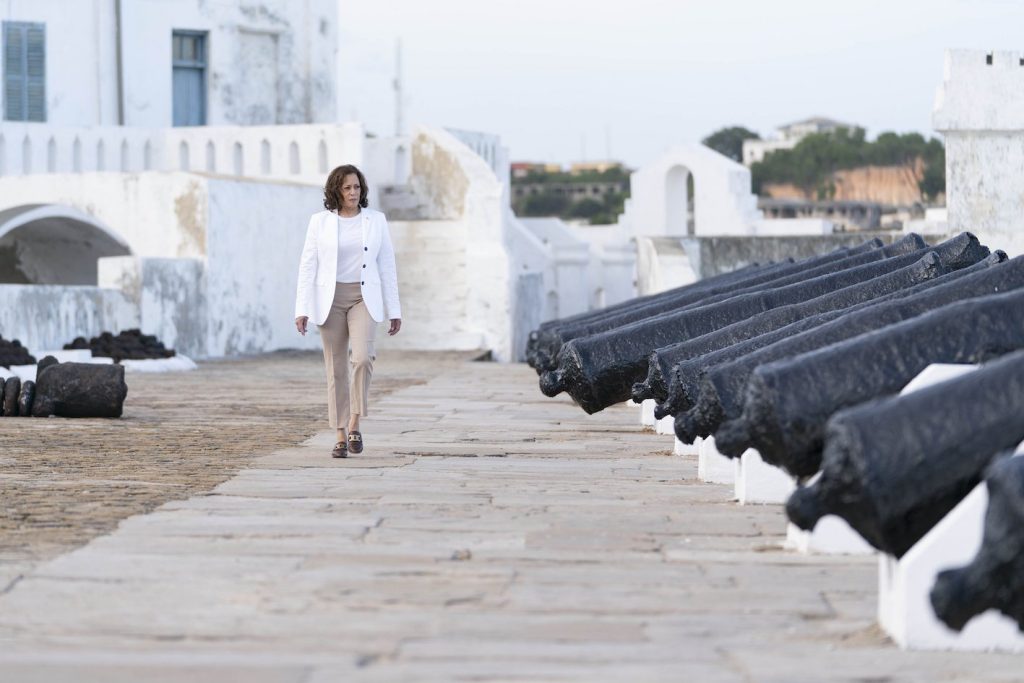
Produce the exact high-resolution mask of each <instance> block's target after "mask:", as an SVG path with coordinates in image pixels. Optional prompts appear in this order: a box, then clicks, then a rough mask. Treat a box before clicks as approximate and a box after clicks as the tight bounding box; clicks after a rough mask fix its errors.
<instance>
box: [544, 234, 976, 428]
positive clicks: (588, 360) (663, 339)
mask: <svg viewBox="0 0 1024 683" xmlns="http://www.w3.org/2000/svg"><path fill="white" fill-rule="evenodd" d="M972 239H973V237H972ZM950 242H953V240H950ZM957 242H958V243H957V244H955V245H950V243H949V242H947V243H946V245H945V247H944V248H940V247H936V251H937V252H942V253H945V254H946V255H947V257H948V258H949V261H950V262H952V261H953V260H954V259H953V258H952V256H951V255H952V254H954V253H956V254H958V255H960V256H962V257H964V258H966V257H967V255H968V254H970V256H971V257H972V258H973V260H972V261H970V262H971V263H973V262H974V261H976V260H977V256H976V254H975V253H974V252H975V251H976V250H977V249H978V248H981V249H984V247H980V245H978V244H977V240H976V239H974V240H973V244H966V242H967V240H958V241H957ZM921 252H922V250H918V251H914V252H911V253H909V254H903V255H901V256H894V257H892V258H888V259H885V260H883V261H878V262H874V263H868V264H865V265H862V266H858V267H855V268H849V269H846V270H842V271H839V272H836V273H832V274H830V275H822V276H820V277H816V278H813V279H811V280H807V281H804V282H799V283H796V284H792V285H788V286H786V287H778V288H772V289H769V290H766V291H757V292H751V293H748V294H741V295H738V296H734V297H731V298H729V299H727V300H725V301H722V302H719V303H716V304H711V305H708V306H700V307H696V308H692V309H688V310H684V311H681V312H675V313H671V314H665V315H661V316H657V317H654V318H648V319H645V320H642V321H638V322H635V323H631V324H628V325H624V326H622V327H619V328H617V329H615V330H611V331H608V332H603V333H600V334H595V335H590V336H588V337H583V338H579V339H574V340H572V341H571V342H569V343H567V344H566V345H565V346H564V347H563V349H562V352H561V354H560V361H559V367H558V369H557V370H554V371H549V372H546V373H544V374H542V375H541V381H540V385H541V391H542V392H544V394H545V395H547V396H555V395H557V394H558V393H560V392H562V391H566V392H568V393H569V394H570V395H571V396H572V397H573V399H575V400H576V402H577V403H578V404H579V405H580V407H582V408H583V409H584V410H585V411H586V412H588V413H594V412H597V411H599V410H602V409H604V408H606V407H608V406H609V405H613V404H615V403H619V402H621V401H624V400H626V399H628V398H629V397H630V391H631V388H632V385H633V383H634V382H637V381H640V380H641V379H643V377H644V376H645V375H646V371H647V357H648V355H649V354H650V353H651V352H652V351H654V349H657V348H661V347H663V346H668V345H670V344H674V343H679V342H682V341H685V340H687V339H692V338H695V337H699V336H700V335H702V334H707V333H708V332H711V331H713V330H717V329H720V328H722V327H725V326H726V325H729V324H732V323H734V322H737V321H739V320H743V319H747V318H749V317H752V316H754V315H758V314H760V313H763V312H765V311H767V310H771V309H773V308H777V307H779V306H783V305H786V304H793V303H799V302H802V301H807V300H809V299H813V298H815V297H818V296H821V295H823V294H826V293H829V292H833V291H836V290H838V289H842V288H843V287H848V286H850V285H852V284H856V283H858V282H864V281H866V280H869V279H871V278H874V277H878V276H879V275H884V274H886V273H889V272H892V271H894V270H897V269H899V268H902V267H905V266H907V265H909V264H911V263H913V262H915V261H917V260H919V259H920V257H921V256H922V255H923V254H922V253H921ZM986 253H987V250H986Z"/></svg>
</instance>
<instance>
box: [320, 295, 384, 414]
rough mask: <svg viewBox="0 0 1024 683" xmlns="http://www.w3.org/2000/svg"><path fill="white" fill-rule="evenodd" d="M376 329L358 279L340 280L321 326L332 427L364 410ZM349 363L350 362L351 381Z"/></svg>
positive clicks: (362, 412) (371, 373)
mask: <svg viewBox="0 0 1024 683" xmlns="http://www.w3.org/2000/svg"><path fill="white" fill-rule="evenodd" d="M376 332H377V323H376V322H375V321H374V320H373V318H371V317H370V312H369V311H368V310H367V309H366V304H365V303H364V302H363V295H362V292H361V291H360V287H359V283H358V282H352V283H348V282H339V283H338V284H337V285H336V286H335V288H334V302H333V303H332V304H331V312H330V313H328V314H327V320H325V321H324V324H323V325H321V326H320V340H321V341H322V342H323V345H324V363H325V364H326V365H327V413H328V415H329V416H330V419H331V426H332V427H334V428H335V429H340V428H344V427H346V426H347V425H348V417H349V415H350V414H351V415H366V414H367V411H366V405H367V398H368V396H369V393H370V378H371V377H372V376H373V361H374V360H375V359H376V354H375V353H374V350H373V338H374V336H375V334H376ZM350 345H351V351H350V350H349V346H350ZM349 364H351V365H352V380H351V383H350V382H349ZM341 420H344V422H341Z"/></svg>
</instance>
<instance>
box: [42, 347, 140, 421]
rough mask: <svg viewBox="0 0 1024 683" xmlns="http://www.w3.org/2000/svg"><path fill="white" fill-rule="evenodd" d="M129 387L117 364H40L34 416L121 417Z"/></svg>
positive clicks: (50, 360) (50, 358) (46, 361)
mask: <svg viewBox="0 0 1024 683" xmlns="http://www.w3.org/2000/svg"><path fill="white" fill-rule="evenodd" d="M127 395H128V385H127V384H125V381H124V366H123V365H119V364H116V363H112V364H109V365H101V364H94V363H58V362H57V361H56V359H54V358H53V356H47V357H46V358H44V359H43V360H41V361H39V370H38V371H37V373H36V385H35V397H34V400H33V401H32V416H33V417H46V416H48V415H57V416H59V417H121V413H122V412H123V410H124V399H125V397H126V396H127Z"/></svg>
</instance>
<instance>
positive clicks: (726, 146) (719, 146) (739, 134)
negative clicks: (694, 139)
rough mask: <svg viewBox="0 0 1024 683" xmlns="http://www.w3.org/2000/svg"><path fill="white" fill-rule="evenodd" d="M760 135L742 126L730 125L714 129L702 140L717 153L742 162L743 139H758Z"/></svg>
mask: <svg viewBox="0 0 1024 683" xmlns="http://www.w3.org/2000/svg"><path fill="white" fill-rule="evenodd" d="M760 139H761V136H760V135H758V134H757V133H755V132H754V131H752V130H747V129H746V128H744V127H743V126H730V127H728V128H721V129H719V130H716V131H715V132H714V133H712V134H711V135H709V136H707V137H706V138H704V139H703V140H701V142H702V143H704V145H705V146H707V147H710V148H711V149H713V150H715V151H716V152H718V153H719V154H724V155H725V156H727V157H729V158H730V159H732V160H733V161H738V162H740V163H742V162H743V141H744V140H760Z"/></svg>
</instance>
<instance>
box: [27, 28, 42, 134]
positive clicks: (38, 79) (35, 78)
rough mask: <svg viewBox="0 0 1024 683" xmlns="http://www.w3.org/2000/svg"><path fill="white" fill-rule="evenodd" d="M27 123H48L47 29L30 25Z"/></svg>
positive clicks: (28, 37)
mask: <svg viewBox="0 0 1024 683" xmlns="http://www.w3.org/2000/svg"><path fill="white" fill-rule="evenodd" d="M25 75H26V79H25V80H26V83H25V90H26V97H25V101H26V106H25V109H26V112H25V113H26V114H27V115H26V117H25V119H26V120H27V121H46V27H45V26H44V25H43V24H29V25H28V26H26V31H25Z"/></svg>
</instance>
